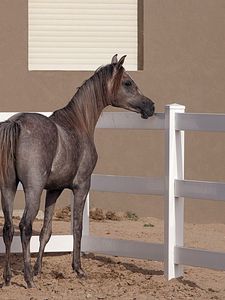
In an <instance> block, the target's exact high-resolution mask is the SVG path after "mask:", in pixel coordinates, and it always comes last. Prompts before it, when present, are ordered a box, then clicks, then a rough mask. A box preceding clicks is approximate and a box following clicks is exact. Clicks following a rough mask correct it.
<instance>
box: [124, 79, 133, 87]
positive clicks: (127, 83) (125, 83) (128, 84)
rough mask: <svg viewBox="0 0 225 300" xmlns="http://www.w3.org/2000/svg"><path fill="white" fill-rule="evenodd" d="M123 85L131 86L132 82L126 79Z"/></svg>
mask: <svg viewBox="0 0 225 300" xmlns="http://www.w3.org/2000/svg"><path fill="white" fill-rule="evenodd" d="M124 85H125V86H131V85H132V82H131V81H130V80H127V81H125V82H124Z"/></svg>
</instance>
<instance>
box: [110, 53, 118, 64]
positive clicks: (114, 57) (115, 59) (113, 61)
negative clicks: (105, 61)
mask: <svg viewBox="0 0 225 300" xmlns="http://www.w3.org/2000/svg"><path fill="white" fill-rule="evenodd" d="M117 55H118V54H115V55H114V56H113V57H112V61H111V64H117V63H118V59H117Z"/></svg>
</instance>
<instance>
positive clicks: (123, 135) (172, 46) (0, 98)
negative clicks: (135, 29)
mask: <svg viewBox="0 0 225 300" xmlns="http://www.w3.org/2000/svg"><path fill="white" fill-rule="evenodd" d="M224 14H225V1H224V0H215V1H212V0H198V1H196V0H182V1H180V0H170V1H168V0H145V1H144V70H143V71H138V72H131V75H132V76H133V78H134V79H135V81H136V82H137V83H138V85H139V87H140V88H141V90H142V91H143V93H144V94H146V95H147V96H149V97H150V98H151V99H153V100H154V101H155V102H156V109H157V111H162V110H163V109H164V105H165V104H168V103H172V102H177V103H180V104H184V105H186V110H187V111H189V112H219V113H225V85H224V82H225V68H224V65H225V54H224V53H225V39H224V36H225V18H224ZM27 29H28V28H27V1H26V0H11V1H7V0H1V1H0V105H1V111H52V110H55V109H57V108H59V107H62V106H64V105H65V104H66V103H67V102H68V101H69V99H70V98H71V96H72V95H73V94H74V92H75V89H76V87H77V86H79V85H80V84H81V83H82V81H83V80H84V79H86V78H88V77H89V76H90V75H91V72H76V71H74V72H61V71H57V72H51V71H45V72H37V71H36V72H29V71H28V69H27ZM112 54H114V53H112ZM95 138H96V144H97V148H98V152H99V162H98V164H97V167H96V172H97V173H105V174H123V175H143V176H145V175H146V176H154V177H161V176H163V171H164V144H163V132H157V131H152V132H140V131H124V130H121V131H115V130H107V131H106V130H98V131H97V132H96V136H95ZM112 144H113V147H112ZM185 151H186V163H185V166H186V169H185V176H186V178H187V179H199V180H219V181H225V161H224V152H225V134H212V133H187V134H186V148H185ZM91 196H92V197H91V198H92V205H95V206H102V207H111V208H112V209H123V210H134V211H136V212H137V214H139V215H150V216H156V217H162V216H163V201H162V199H161V198H160V197H155V196H154V197H152V196H151V197H149V196H143V197H140V196H136V195H124V194H108V193H101V194H100V193H92V194H91ZM61 203H65V202H61ZM17 205H20V201H17ZM62 205H63V204H62ZM185 213H186V219H187V220H188V221H193V222H212V221H213V222H217V221H219V222H223V221H224V220H225V205H224V204H222V203H213V202H209V201H207V202H203V201H194V200H188V201H187V202H186V209H185Z"/></svg>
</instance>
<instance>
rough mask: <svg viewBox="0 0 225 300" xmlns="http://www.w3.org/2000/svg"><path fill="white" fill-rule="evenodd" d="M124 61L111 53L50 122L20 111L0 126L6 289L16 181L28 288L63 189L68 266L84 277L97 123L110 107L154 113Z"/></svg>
mask: <svg viewBox="0 0 225 300" xmlns="http://www.w3.org/2000/svg"><path fill="white" fill-rule="evenodd" d="M125 57H126V56H123V57H122V58H120V60H119V61H118V60H117V55H114V56H113V58H112V61H111V64H109V65H106V66H104V67H100V68H99V69H98V70H97V71H96V72H95V73H94V75H93V76H92V77H90V78H89V79H88V80H87V81H85V82H84V83H83V85H82V86H81V87H80V88H78V90H77V92H76V94H75V95H74V96H73V98H72V99H71V101H70V102H69V103H68V104H67V105H66V106H65V107H64V108H62V109H59V110H57V111H55V112H53V114H52V115H51V116H50V117H49V118H47V117H45V116H43V115H41V114H36V113H20V114H17V115H15V116H13V117H12V118H10V119H9V120H7V121H6V122H3V123H1V124H0V189H1V201H2V209H3V212H4V217H5V223H4V227H3V239H4V243H5V247H6V260H5V268H4V273H3V278H4V281H5V284H6V285H9V284H10V280H11V277H12V273H11V266H10V247H11V243H12V239H13V234H14V228H13V222H12V214H13V201H14V197H15V193H16V190H17V185H18V183H19V182H21V183H22V186H23V189H24V193H25V209H24V213H23V216H22V218H21V221H20V224H19V228H20V235H21V242H22V249H23V261H24V279H25V281H26V283H27V286H28V287H29V288H30V287H33V286H34V284H33V274H34V275H37V274H38V273H40V272H41V265H42V257H43V253H44V249H45V245H46V243H47V242H48V241H49V239H50V236H51V232H52V216H53V212H54V207H55V203H56V200H57V198H58V197H59V196H60V194H61V193H62V191H63V190H64V189H65V188H67V189H70V190H72V191H73V195H74V205H73V207H74V211H73V218H74V220H73V257H72V268H73V270H74V271H75V272H76V273H77V275H78V276H80V277H82V276H85V273H84V271H83V270H82V268H81V260H80V245H81V236H82V215H83V209H84V204H85V200H86V196H87V194H88V192H89V188H90V181H91V174H92V171H93V169H94V167H95V165H96V162H97V153H96V148H95V145H94V130H95V125H96V123H97V121H98V118H99V116H100V114H101V112H102V110H103V109H104V108H105V107H106V106H108V105H112V106H117V107H122V108H125V109H128V110H131V111H135V112H137V113H140V114H141V116H142V118H144V119H147V118H148V117H150V116H152V115H153V114H154V103H153V102H152V101H151V100H150V99H149V98H147V97H145V96H144V95H143V94H142V93H141V92H140V91H139V89H138V87H137V85H136V84H135V82H134V81H133V80H132V79H131V77H130V76H129V75H128V74H127V72H126V71H125V70H124V67H123V62H124V59H125ZM43 189H46V190H47V193H46V202H45V216H44V224H43V228H42V230H41V233H40V248H39V254H38V257H37V261H36V263H35V265H34V272H32V268H31V261H30V239H31V236H32V224H33V221H34V219H35V217H36V215H37V212H38V210H39V206H40V197H41V193H42V191H43Z"/></svg>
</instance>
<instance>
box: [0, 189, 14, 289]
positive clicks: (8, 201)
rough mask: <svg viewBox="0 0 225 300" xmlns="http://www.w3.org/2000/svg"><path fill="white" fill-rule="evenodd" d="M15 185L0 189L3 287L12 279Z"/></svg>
mask: <svg viewBox="0 0 225 300" xmlns="http://www.w3.org/2000/svg"><path fill="white" fill-rule="evenodd" d="M16 187H17V186H16V185H15V186H14V187H11V188H5V187H3V188H2V189H1V202H2V210H3V213H4V217H5V223H4V226H3V240H4V243H5V268H4V273H3V278H4V281H5V285H9V284H10V280H11V277H12V271H11V265H10V249H11V244H12V239H13V234H14V228H13V222H12V214H13V200H14V197H15V193H16Z"/></svg>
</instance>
